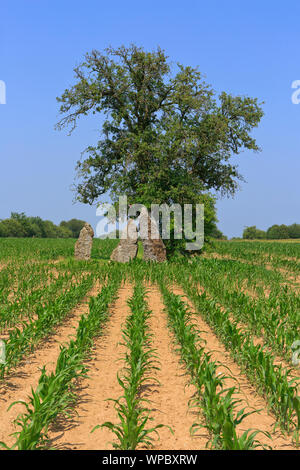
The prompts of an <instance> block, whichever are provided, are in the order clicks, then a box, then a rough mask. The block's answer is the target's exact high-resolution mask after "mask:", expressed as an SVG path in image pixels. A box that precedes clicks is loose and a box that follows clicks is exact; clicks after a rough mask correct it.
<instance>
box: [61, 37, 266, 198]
mask: <svg viewBox="0 0 300 470" xmlns="http://www.w3.org/2000/svg"><path fill="white" fill-rule="evenodd" d="M75 79H76V83H75V84H74V86H72V87H71V88H69V89H67V90H65V92H64V93H63V94H62V96H61V97H60V98H57V99H58V101H59V102H60V103H61V105H60V112H61V113H62V119H61V120H60V121H59V123H58V124H57V128H58V129H61V128H64V127H69V128H70V132H72V130H74V129H75V127H76V125H77V122H78V119H79V118H80V117H81V116H83V115H88V114H89V113H93V114H98V113H99V114H100V115H101V116H102V117H103V122H102V123H101V127H102V128H101V131H100V140H99V142H98V144H97V145H95V146H90V147H88V148H87V149H86V153H85V158H83V159H82V160H81V161H80V162H78V166H77V170H78V175H79V178H80V181H79V183H78V184H77V186H76V189H77V197H78V199H79V200H80V201H81V202H84V203H89V204H92V203H94V202H95V201H97V199H98V198H99V196H101V195H103V194H105V193H106V194H109V196H110V198H111V199H112V200H113V201H116V200H117V198H118V196H119V195H120V194H126V195H127V197H128V200H129V203H138V202H140V203H143V204H145V205H147V206H149V205H150V204H151V203H168V204H170V203H174V202H175V203H180V204H183V203H193V204H195V203H197V202H200V201H201V200H202V199H201V198H202V195H203V193H204V192H206V191H208V190H212V189H213V190H216V191H218V192H221V193H223V194H232V195H233V194H234V193H235V192H236V190H237V188H238V181H239V180H241V179H242V176H241V175H240V174H239V172H238V168H237V166H236V165H235V164H233V163H232V162H231V161H230V159H231V157H232V156H233V155H234V154H239V153H240V152H241V151H242V150H243V149H250V150H254V151H258V150H259V147H258V146H257V144H256V141H255V139H254V138H253V137H252V136H251V135H250V134H251V131H252V129H253V128H255V127H256V126H257V125H258V123H259V122H260V120H261V118H262V116H263V112H262V109H261V104H260V103H258V101H257V99H256V98H250V97H241V96H232V95H230V94H227V93H225V92H223V93H221V94H220V95H219V96H218V97H216V95H215V92H214V91H213V89H212V88H211V87H210V86H208V85H207V84H206V83H205V81H204V80H203V78H202V75H201V73H200V72H199V71H198V69H197V68H193V67H189V66H184V65H181V64H177V66H176V67H172V65H171V64H170V63H169V61H168V57H167V56H166V54H165V53H164V51H162V50H161V49H159V48H158V49H157V50H156V51H154V52H146V51H144V50H143V49H142V48H139V47H137V46H135V45H132V46H130V47H129V48H126V47H124V46H122V47H120V48H118V49H113V48H107V49H105V51H104V53H101V52H99V51H92V52H91V53H90V54H86V57H85V60H84V62H83V63H82V64H81V65H80V66H79V67H77V68H76V69H75Z"/></svg>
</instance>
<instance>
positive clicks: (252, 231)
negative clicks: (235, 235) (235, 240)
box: [243, 225, 266, 240]
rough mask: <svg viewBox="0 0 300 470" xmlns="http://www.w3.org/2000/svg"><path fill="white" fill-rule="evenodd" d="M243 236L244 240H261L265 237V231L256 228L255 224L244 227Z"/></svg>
mask: <svg viewBox="0 0 300 470" xmlns="http://www.w3.org/2000/svg"><path fill="white" fill-rule="evenodd" d="M243 238H244V239H246V240H262V239H264V238H266V232H264V231H263V230H260V229H258V228H256V225H252V226H251V227H246V228H245V230H244V231H243Z"/></svg>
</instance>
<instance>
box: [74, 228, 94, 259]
mask: <svg viewBox="0 0 300 470" xmlns="http://www.w3.org/2000/svg"><path fill="white" fill-rule="evenodd" d="M93 238H94V230H93V229H92V227H91V225H90V224H88V223H85V224H84V226H83V228H82V229H81V231H80V234H79V238H78V240H77V242H76V243H75V258H76V259H81V260H89V259H90V257H91V251H92V246H93Z"/></svg>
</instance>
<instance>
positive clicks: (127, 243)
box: [110, 220, 138, 263]
mask: <svg viewBox="0 0 300 470" xmlns="http://www.w3.org/2000/svg"><path fill="white" fill-rule="evenodd" d="M137 251H138V232H137V229H136V225H135V223H134V221H133V220H129V222H128V224H127V227H126V228H125V229H124V230H123V232H122V235H121V239H120V242H119V244H118V246H117V247H116V248H115V249H114V251H113V252H112V254H111V256H110V259H111V260H112V261H118V262H119V263H127V262H128V261H130V260H131V259H133V258H135V257H136V255H137Z"/></svg>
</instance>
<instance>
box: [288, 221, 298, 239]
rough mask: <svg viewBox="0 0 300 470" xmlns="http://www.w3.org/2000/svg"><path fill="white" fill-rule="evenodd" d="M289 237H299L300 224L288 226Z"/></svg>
mask: <svg viewBox="0 0 300 470" xmlns="http://www.w3.org/2000/svg"><path fill="white" fill-rule="evenodd" d="M288 234H289V238H300V224H292V225H289V226H288Z"/></svg>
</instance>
